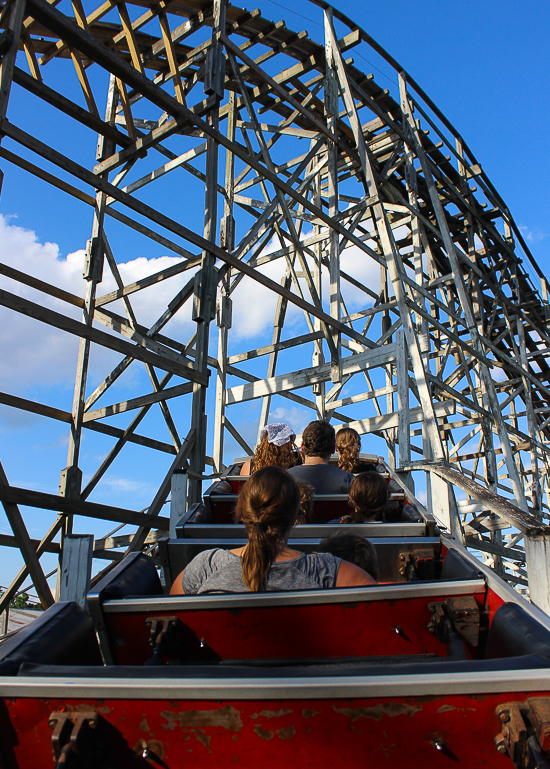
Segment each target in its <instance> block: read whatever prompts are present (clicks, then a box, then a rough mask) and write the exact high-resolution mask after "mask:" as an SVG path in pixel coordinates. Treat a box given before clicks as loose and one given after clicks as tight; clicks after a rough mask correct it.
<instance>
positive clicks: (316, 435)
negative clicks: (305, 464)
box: [302, 419, 336, 458]
mask: <svg viewBox="0 0 550 769" xmlns="http://www.w3.org/2000/svg"><path fill="white" fill-rule="evenodd" d="M302 442H303V444H304V454H305V455H306V457H323V458H324V457H330V455H331V454H332V452H333V451H334V448H335V446H336V433H335V432H334V427H333V426H332V425H329V423H328V422H326V421H325V420H324V419H318V420H316V421H315V422H310V423H309V424H308V426H307V427H306V429H305V430H304V432H303V433H302Z"/></svg>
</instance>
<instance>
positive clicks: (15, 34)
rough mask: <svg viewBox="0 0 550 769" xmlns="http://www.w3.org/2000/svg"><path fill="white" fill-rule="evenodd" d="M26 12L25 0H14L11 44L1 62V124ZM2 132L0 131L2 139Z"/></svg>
mask: <svg viewBox="0 0 550 769" xmlns="http://www.w3.org/2000/svg"><path fill="white" fill-rule="evenodd" d="M24 13H25V0H13V2H12V7H11V10H10V15H9V20H8V24H7V27H6V31H5V33H4V34H6V35H9V36H10V37H11V44H10V46H9V48H8V50H7V51H6V53H5V54H4V56H3V58H2V61H1V63H0V124H1V122H2V120H3V119H4V118H5V117H6V113H7V111H8V101H9V98H10V91H11V83H12V79H13V68H14V67H15V59H16V58H17V48H18V45H19V38H20V37H21V25H22V24H23V16H24ZM1 140H2V134H1V132H0V141H1Z"/></svg>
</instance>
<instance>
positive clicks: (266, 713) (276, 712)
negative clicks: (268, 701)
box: [250, 708, 293, 718]
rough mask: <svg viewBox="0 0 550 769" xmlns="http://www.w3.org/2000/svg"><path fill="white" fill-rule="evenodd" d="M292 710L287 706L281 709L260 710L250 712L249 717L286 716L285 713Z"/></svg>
mask: <svg viewBox="0 0 550 769" xmlns="http://www.w3.org/2000/svg"><path fill="white" fill-rule="evenodd" d="M292 712H293V711H292V710H288V708H281V710H262V711H261V712H260V713H252V715H251V716H250V718H262V717H263V718H280V717H281V716H286V714H287V713H292Z"/></svg>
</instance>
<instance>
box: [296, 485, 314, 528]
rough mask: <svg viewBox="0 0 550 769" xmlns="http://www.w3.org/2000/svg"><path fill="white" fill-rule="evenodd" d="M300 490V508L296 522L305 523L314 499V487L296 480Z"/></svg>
mask: <svg viewBox="0 0 550 769" xmlns="http://www.w3.org/2000/svg"><path fill="white" fill-rule="evenodd" d="M296 483H297V484H298V489H299V491H300V509H299V511H298V516H297V518H296V523H307V522H308V520H309V516H310V513H311V509H312V507H313V502H314V500H315V489H314V488H313V486H311V485H310V484H309V483H305V482H304V481H296Z"/></svg>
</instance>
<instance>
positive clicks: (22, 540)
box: [0, 463, 54, 609]
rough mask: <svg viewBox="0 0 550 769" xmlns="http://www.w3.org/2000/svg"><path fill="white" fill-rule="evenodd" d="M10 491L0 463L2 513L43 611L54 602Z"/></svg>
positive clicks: (16, 501)
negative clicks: (15, 541)
mask: <svg viewBox="0 0 550 769" xmlns="http://www.w3.org/2000/svg"><path fill="white" fill-rule="evenodd" d="M10 490H11V487H10V485H9V482H8V479H7V477H6V473H5V472H4V468H3V467H2V464H1V463H0V501H1V502H2V505H3V507H4V512H5V513H6V517H7V519H8V521H9V524H10V526H11V530H12V531H13V533H14V535H15V538H16V539H17V542H18V545H19V549H20V550H21V555H22V556H23V558H24V559H25V564H26V566H27V568H28V570H29V572H30V575H31V577H32V580H33V583H34V586H35V588H36V592H37V593H38V597H39V598H40V603H41V604H42V607H43V608H44V609H47V608H48V606H51V605H52V604H53V602H54V601H53V596H52V593H51V590H50V586H49V585H48V583H47V581H46V577H45V576H44V572H43V571H42V567H41V566H40V561H39V560H38V555H37V554H36V550H35V549H34V547H33V546H32V542H31V539H30V537H29V533H28V531H27V528H26V526H25V524H24V522H23V516H22V515H21V513H20V511H19V507H18V506H17V503H18V501H20V500H17V499H14V498H13V497H12V498H11V499H10V494H9V492H10Z"/></svg>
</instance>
